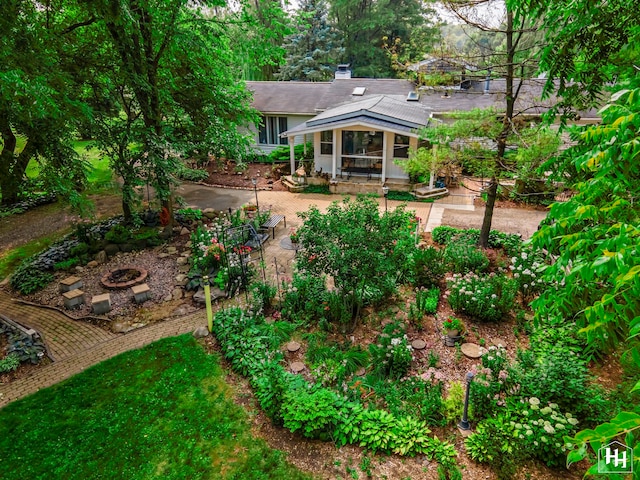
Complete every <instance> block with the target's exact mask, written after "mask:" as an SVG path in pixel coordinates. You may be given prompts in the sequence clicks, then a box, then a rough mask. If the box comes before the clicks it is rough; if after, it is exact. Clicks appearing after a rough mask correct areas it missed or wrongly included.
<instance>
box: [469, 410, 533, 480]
mask: <svg viewBox="0 0 640 480" xmlns="http://www.w3.org/2000/svg"><path fill="white" fill-rule="evenodd" d="M509 422H510V419H509V417H504V416H500V417H496V418H489V419H487V420H486V421H484V422H481V423H480V424H478V426H477V427H476V431H475V433H473V434H471V435H470V436H469V437H467V439H466V440H465V442H464V445H465V447H466V450H467V454H468V455H469V456H470V457H471V458H472V459H473V460H475V461H476V462H480V463H488V464H489V465H491V467H492V468H493V470H494V471H495V473H496V474H497V478H498V479H500V480H511V479H512V478H513V477H514V475H515V473H516V471H517V470H518V467H519V466H520V465H521V463H522V461H523V460H524V457H525V455H524V452H523V451H522V449H520V448H518V447H517V445H516V444H515V442H514V440H513V434H514V433H513V432H514V428H513V427H512V426H511V425H510V423H509Z"/></svg>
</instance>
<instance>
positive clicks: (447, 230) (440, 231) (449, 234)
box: [431, 225, 460, 245]
mask: <svg viewBox="0 0 640 480" xmlns="http://www.w3.org/2000/svg"><path fill="white" fill-rule="evenodd" d="M458 233H460V230H459V229H457V228H455V227H449V226H447V225H440V226H439V227H436V228H434V229H433V231H432V232H431V238H433V241H434V242H436V243H439V244H440V245H446V244H447V243H449V242H450V241H451V239H452V238H453V237H455V236H456V235H457V234H458Z"/></svg>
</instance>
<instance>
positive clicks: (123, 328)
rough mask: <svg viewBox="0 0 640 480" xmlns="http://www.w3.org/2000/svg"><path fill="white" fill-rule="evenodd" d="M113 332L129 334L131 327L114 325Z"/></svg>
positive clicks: (120, 324)
mask: <svg viewBox="0 0 640 480" xmlns="http://www.w3.org/2000/svg"><path fill="white" fill-rule="evenodd" d="M111 330H112V331H113V333H127V332H128V331H129V327H128V326H127V325H125V324H124V323H120V322H118V323H114V324H113V325H111Z"/></svg>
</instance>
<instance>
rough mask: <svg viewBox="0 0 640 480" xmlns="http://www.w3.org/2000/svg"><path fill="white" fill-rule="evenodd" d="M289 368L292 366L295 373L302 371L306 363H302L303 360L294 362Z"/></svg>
mask: <svg viewBox="0 0 640 480" xmlns="http://www.w3.org/2000/svg"><path fill="white" fill-rule="evenodd" d="M289 368H291V371H292V372H293V373H300V372H301V371H303V370H304V363H302V362H293V363H292V364H290V365H289Z"/></svg>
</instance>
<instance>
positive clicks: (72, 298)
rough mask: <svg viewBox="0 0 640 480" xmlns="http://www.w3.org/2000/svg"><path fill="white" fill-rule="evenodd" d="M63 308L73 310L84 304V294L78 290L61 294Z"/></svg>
mask: <svg viewBox="0 0 640 480" xmlns="http://www.w3.org/2000/svg"><path fill="white" fill-rule="evenodd" d="M62 297H63V301H64V306H65V308H73V307H77V306H78V305H82V304H83V303H84V292H83V291H82V290H80V289H77V288H76V289H75V290H71V291H70V292H64V293H63V294H62Z"/></svg>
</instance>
